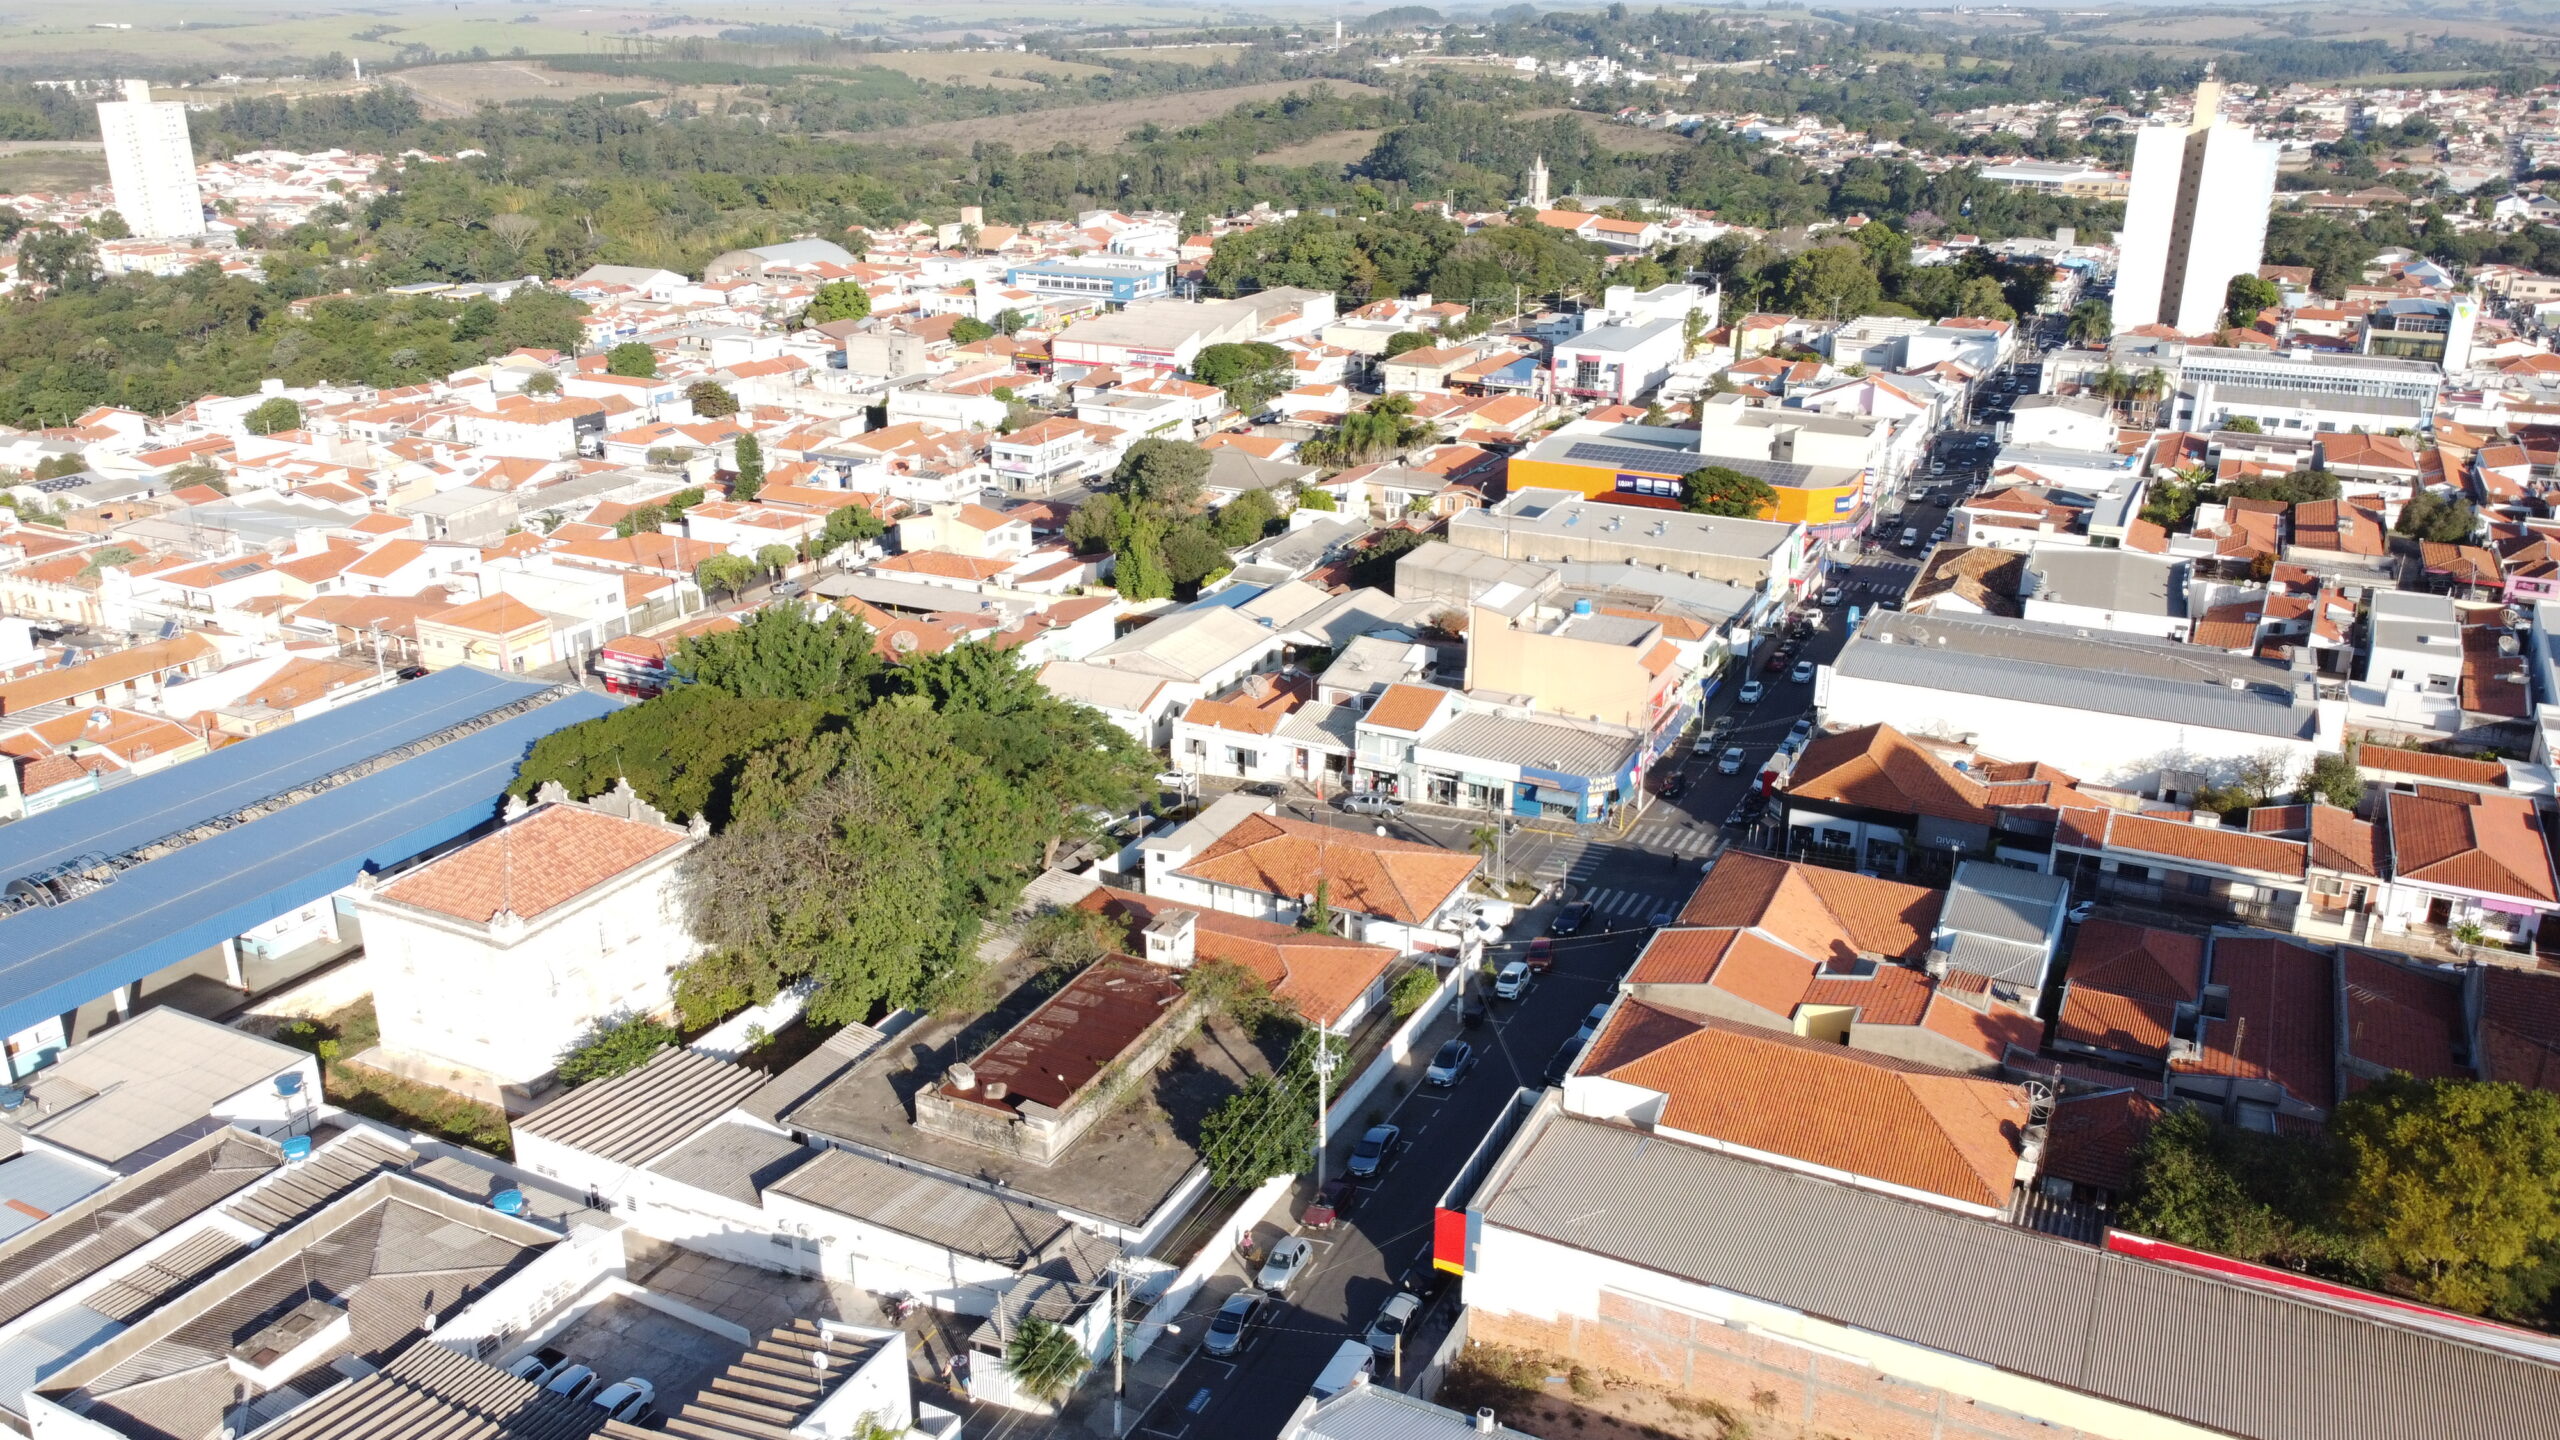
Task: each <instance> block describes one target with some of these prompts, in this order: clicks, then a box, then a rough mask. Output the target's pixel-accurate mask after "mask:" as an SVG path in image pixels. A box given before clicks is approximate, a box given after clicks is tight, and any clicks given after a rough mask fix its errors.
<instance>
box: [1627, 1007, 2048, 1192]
mask: <svg viewBox="0 0 2560 1440" xmlns="http://www.w3.org/2000/svg"><path fill="white" fill-rule="evenodd" d="M1592 1051H1593V1053H1592V1055H1591V1056H1590V1057H1589V1058H1588V1059H1586V1060H1585V1061H1584V1062H1583V1064H1582V1066H1581V1068H1580V1073H1582V1074H1585V1075H1601V1076H1606V1077H1607V1078H1609V1079H1611V1080H1615V1081H1618V1082H1620V1083H1621V1084H1626V1085H1632V1086H1636V1087H1638V1088H1641V1089H1646V1090H1651V1091H1655V1092H1657V1093H1659V1094H1661V1095H1663V1096H1665V1097H1666V1103H1665V1105H1664V1107H1663V1112H1662V1117H1661V1120H1660V1122H1659V1124H1660V1126H1661V1128H1663V1129H1665V1130H1675V1131H1681V1132H1684V1133H1686V1134H1690V1135H1699V1136H1704V1137H1706V1138H1709V1139H1712V1140H1716V1141H1720V1142H1722V1143H1725V1144H1728V1145H1736V1146H1741V1147H1744V1148H1747V1149H1751V1150H1757V1151H1760V1152H1762V1153H1764V1154H1769V1155H1779V1156H1784V1157H1787V1158H1789V1159H1792V1160H1797V1161H1801V1162H1803V1163H1805V1164H1809V1165H1818V1166H1822V1167H1824V1168H1826V1169H1830V1170H1835V1171H1841V1172H1845V1173H1848V1174H1852V1175H1860V1176H1864V1177H1866V1178H1868V1179H1871V1180H1877V1181H1882V1182H1883V1183H1885V1184H1889V1185H1898V1186H1902V1187H1905V1188H1907V1189H1911V1190H1918V1191H1924V1192H1927V1193H1929V1194H1933V1195H1941V1196H1945V1197H1946V1198H1948V1199H1951V1200H1957V1201H1961V1202H1963V1203H1966V1204H1970V1205H1982V1206H1989V1207H1993V1208H1997V1207H1999V1206H2001V1205H2003V1204H2005V1203H2006V1202H2007V1200H2008V1198H2009V1194H2010V1192H2011V1191H2012V1190H2013V1189H2015V1188H2016V1185H2017V1179H2016V1170H2017V1159H2018V1155H2017V1142H2016V1138H2015V1137H2016V1136H2017V1135H2018V1134H2019V1133H2020V1132H2021V1130H2022V1129H2023V1127H2024V1126H2025V1124H2026V1120H2027V1111H2026V1104H2025V1101H2024V1099H2023V1097H2021V1096H2020V1094H2019V1092H2018V1089H2017V1087H2015V1086H2013V1085H2008V1084H2004V1083H2001V1082H1999V1081H1993V1080H1983V1079H1977V1078H1975V1077H1973V1076H1970V1075H1959V1074H1955V1073H1953V1072H1951V1071H1945V1070H1939V1069H1935V1068H1933V1067H1930V1066H1926V1065H1919V1064H1914V1063H1912V1062H1910V1061H1905V1060H1897V1059H1893V1058H1891V1057H1887V1056H1882V1055H1875V1054H1871V1053H1868V1052H1866V1051H1859V1050H1850V1049H1847V1048H1845V1047H1842V1046H1839V1045H1832V1044H1826V1043H1823V1042H1821V1041H1815V1040H1807V1039H1803V1038H1800V1037H1798V1036H1794V1035H1787V1034H1782V1033H1779V1032H1776V1031H1771V1030H1762V1029H1758V1028H1755V1027H1751V1026H1745V1025H1738V1024H1734V1023H1731V1022H1728V1021H1721V1020H1715V1019H1711V1018H1709V1017H1707V1016H1704V1015H1695V1014H1691V1013H1688V1012H1685V1011H1679V1010H1672V1009H1669V1008H1667V1007H1662V1006H1657V1005H1651V1004H1648V1003H1647V1002H1644V1001H1641V1000H1629V1001H1626V1002H1625V1003H1623V1004H1621V1005H1620V1006H1619V1007H1618V1012H1617V1014H1615V1015H1613V1016H1612V1017H1611V1018H1610V1021H1609V1024H1608V1026H1607V1027H1606V1029H1605V1031H1604V1033H1603V1034H1602V1035H1601V1036H1600V1037H1599V1038H1598V1039H1596V1040H1595V1041H1594V1042H1593V1047H1592Z"/></svg>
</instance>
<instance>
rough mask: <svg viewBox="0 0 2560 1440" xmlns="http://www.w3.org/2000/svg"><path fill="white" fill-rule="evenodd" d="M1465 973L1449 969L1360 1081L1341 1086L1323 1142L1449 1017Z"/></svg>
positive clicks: (1328, 1116)
mask: <svg viewBox="0 0 2560 1440" xmlns="http://www.w3.org/2000/svg"><path fill="white" fill-rule="evenodd" d="M1466 970H1467V966H1466V963H1465V962H1464V961H1461V962H1459V963H1458V964H1455V965H1452V966H1450V967H1449V973H1448V974H1446V975H1443V976H1441V977H1440V988H1438V989H1436V990H1434V991H1432V992H1431V998H1430V999H1428V1000H1425V1001H1423V1002H1422V1008H1420V1009H1418V1010H1416V1011H1414V1012H1413V1013H1412V1014H1411V1015H1408V1016H1406V1017H1405V1022H1404V1024H1402V1025H1401V1026H1398V1027H1397V1028H1396V1032H1395V1033H1394V1034H1392V1035H1390V1036H1388V1037H1387V1043H1386V1044H1385V1045H1384V1046H1382V1047H1380V1048H1379V1050H1378V1053H1377V1055H1376V1057H1375V1058H1373V1059H1372V1060H1370V1062H1369V1064H1368V1066H1367V1068H1365V1069H1363V1070H1362V1071H1361V1072H1360V1076H1359V1078H1358V1079H1356V1080H1353V1081H1352V1082H1351V1083H1350V1084H1348V1085H1345V1086H1343V1087H1342V1091H1341V1093H1339V1094H1337V1095H1335V1096H1334V1097H1333V1107H1332V1108H1331V1109H1330V1110H1327V1111H1326V1112H1325V1117H1324V1138H1325V1139H1327V1140H1331V1139H1332V1138H1333V1137H1334V1136H1336V1135H1338V1134H1340V1133H1342V1126H1343V1122H1344V1121H1345V1120H1346V1119H1348V1118H1349V1117H1351V1116H1354V1115H1357V1114H1359V1113H1360V1107H1361V1105H1362V1104H1363V1103H1365V1102H1366V1101H1367V1100H1368V1098H1369V1096H1370V1095H1371V1094H1372V1093H1373V1092H1375V1091H1376V1090H1377V1088H1378V1087H1379V1086H1381V1085H1383V1084H1385V1083H1386V1082H1387V1080H1388V1078H1389V1077H1391V1076H1393V1075H1394V1074H1395V1073H1396V1066H1397V1065H1399V1064H1401V1063H1402V1062H1403V1061H1404V1060H1406V1059H1407V1058H1408V1057H1410V1056H1411V1055H1412V1054H1413V1051H1414V1044H1415V1042H1416V1041H1418V1040H1419V1039H1421V1037H1422V1035H1423V1033H1424V1032H1426V1031H1428V1030H1429V1029H1430V1028H1431V1026H1432V1024H1433V1022H1435V1021H1437V1020H1438V1019H1439V1018H1440V1017H1441V1016H1442V1015H1444V1014H1446V1013H1448V1010H1449V1005H1450V1002H1451V1001H1452V1000H1454V999H1455V998H1456V997H1457V994H1458V987H1459V985H1460V984H1461V983H1463V982H1464V980H1465V978H1466Z"/></svg>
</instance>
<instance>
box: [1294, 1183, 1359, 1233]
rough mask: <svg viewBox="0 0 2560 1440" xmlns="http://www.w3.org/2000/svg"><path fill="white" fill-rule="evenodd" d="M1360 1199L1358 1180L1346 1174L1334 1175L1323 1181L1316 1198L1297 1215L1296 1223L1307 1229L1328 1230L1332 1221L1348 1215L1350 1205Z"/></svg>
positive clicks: (1331, 1226) (1331, 1225)
mask: <svg viewBox="0 0 2560 1440" xmlns="http://www.w3.org/2000/svg"><path fill="white" fill-rule="evenodd" d="M1359 1199H1360V1182H1359V1181H1357V1180H1354V1179H1352V1178H1351V1177H1350V1176H1348V1175H1336V1176H1334V1177H1333V1178H1332V1179H1330V1180H1327V1181H1326V1182H1324V1188H1323V1189H1321V1190H1319V1191H1317V1192H1316V1198H1314V1199H1313V1200H1310V1201H1308V1202H1307V1208H1306V1209H1305V1210H1304V1211H1302V1212H1300V1213H1299V1215H1298V1224H1299V1226H1300V1227H1301V1228H1303V1229H1307V1230H1330V1229H1332V1228H1333V1222H1334V1221H1336V1220H1340V1219H1343V1218H1345V1217H1347V1216H1348V1215H1350V1213H1351V1207H1352V1206H1353V1205H1354V1204H1356V1203H1357V1202H1358V1201H1359Z"/></svg>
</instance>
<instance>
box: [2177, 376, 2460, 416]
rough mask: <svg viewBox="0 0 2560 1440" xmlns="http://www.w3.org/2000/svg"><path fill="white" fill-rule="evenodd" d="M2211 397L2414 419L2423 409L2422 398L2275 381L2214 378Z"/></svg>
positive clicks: (2231, 401) (2225, 401)
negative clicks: (2353, 392) (2302, 387)
mask: <svg viewBox="0 0 2560 1440" xmlns="http://www.w3.org/2000/svg"><path fill="white" fill-rule="evenodd" d="M2213 398H2214V399H2216V400H2218V401H2220V402H2222V403H2223V404H2226V405H2263V406H2268V407H2270V408H2277V409H2291V410H2330V411H2341V412H2352V413H2354V414H2358V415H2379V416H2382V417H2384V418H2386V419H2392V420H2414V419H2417V418H2419V417H2421V416H2423V415H2425V414H2426V413H2427V407H2426V404H2425V402H2423V401H2419V400H2412V399H2407V398H2404V397H2401V396H2397V395H2342V394H2340V393H2338V392H2337V391H2334V390H2294V389H2289V388H2286V387H2283V386H2277V385H2235V384H2232V383H2230V382H2228V381H2223V382H2217V383H2216V384H2215V385H2214V387H2213Z"/></svg>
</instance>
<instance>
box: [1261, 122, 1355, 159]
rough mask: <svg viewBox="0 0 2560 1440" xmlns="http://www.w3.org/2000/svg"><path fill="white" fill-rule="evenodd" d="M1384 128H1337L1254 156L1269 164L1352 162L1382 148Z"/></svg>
mask: <svg viewBox="0 0 2560 1440" xmlns="http://www.w3.org/2000/svg"><path fill="white" fill-rule="evenodd" d="M1386 133H1387V132H1386V131H1384V130H1336V131H1335V132H1333V133H1332V134H1330V135H1319V136H1317V137H1316V138H1314V139H1313V140H1301V141H1299V142H1298V143H1297V144H1295V145H1283V146H1281V147H1280V148H1279V149H1277V150H1266V151H1264V152H1262V153H1261V154H1260V155H1257V156H1255V157H1254V158H1255V159H1257V160H1259V161H1261V162H1262V163H1263V164H1265V165H1349V164H1352V163H1354V162H1356V161H1358V160H1360V159H1361V158H1363V157H1365V156H1366V155H1367V154H1368V153H1369V152H1370V151H1372V150H1374V149H1376V148H1377V147H1378V137H1379V136H1381V135H1384V134H1386Z"/></svg>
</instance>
